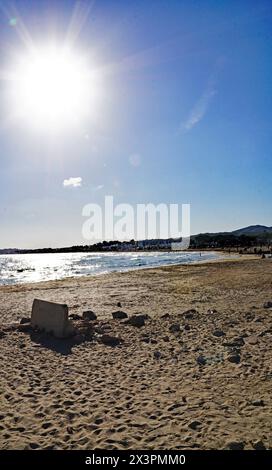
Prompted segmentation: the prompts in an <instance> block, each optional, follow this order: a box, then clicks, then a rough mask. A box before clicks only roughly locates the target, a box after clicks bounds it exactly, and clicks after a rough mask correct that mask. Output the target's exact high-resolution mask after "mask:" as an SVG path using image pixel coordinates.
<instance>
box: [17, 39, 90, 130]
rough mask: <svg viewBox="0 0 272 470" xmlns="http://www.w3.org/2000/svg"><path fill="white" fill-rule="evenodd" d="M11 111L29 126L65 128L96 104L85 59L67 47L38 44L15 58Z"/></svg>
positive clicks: (82, 117) (86, 113)
mask: <svg viewBox="0 0 272 470" xmlns="http://www.w3.org/2000/svg"><path fill="white" fill-rule="evenodd" d="M13 77H14V78H13V80H12V101H13V103H12V108H13V114H15V115H16V116H18V117H21V118H23V120H24V121H25V122H28V124H30V125H31V126H32V127H38V128H42V129H52V130H56V129H64V128H67V127H69V126H73V125H74V124H78V123H79V122H81V121H82V119H84V118H86V117H87V116H88V114H90V112H91V111H92V109H93V108H94V106H95V100H96V99H97V96H98V89H97V87H96V83H95V81H96V80H95V75H94V73H91V72H90V69H89V67H88V64H87V61H86V59H84V58H83V57H81V56H80V55H77V54H75V53H74V52H71V51H70V50H68V49H67V48H64V49H62V48H57V47H55V46H52V47H41V48H39V49H35V50H34V51H32V52H29V53H28V54H26V55H24V54H23V55H22V56H21V57H19V58H18V59H17V60H16V63H15V66H14V69H13Z"/></svg>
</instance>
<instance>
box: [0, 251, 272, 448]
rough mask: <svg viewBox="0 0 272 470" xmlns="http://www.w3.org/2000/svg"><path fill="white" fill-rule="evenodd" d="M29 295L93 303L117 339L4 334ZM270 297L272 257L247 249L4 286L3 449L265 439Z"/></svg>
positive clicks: (269, 443) (25, 310) (271, 367)
mask: <svg viewBox="0 0 272 470" xmlns="http://www.w3.org/2000/svg"><path fill="white" fill-rule="evenodd" d="M35 297H36V298H41V299H44V300H51V301H56V302H62V303H67V304H68V306H69V309H70V313H77V314H82V312H83V311H84V310H89V309H90V310H93V311H94V312H95V313H96V314H97V316H98V322H96V323H97V325H98V326H99V328H102V329H103V328H104V329H105V331H107V332H109V333H110V334H112V335H115V336H118V337H120V338H121V339H122V342H121V344H120V345H119V346H117V347H110V346H106V345H105V344H101V343H99V342H97V341H87V342H83V343H81V344H79V345H73V346H71V345H70V344H68V343H67V342H65V341H63V340H58V341H53V342H52V343H49V342H44V341H39V340H33V338H32V337H31V336H30V335H29V334H26V333H23V332H19V331H17V330H15V331H9V332H5V327H6V325H7V324H9V323H11V322H14V321H18V320H20V318H22V317H25V316H29V315H30V312H31V305H32V302H33V299H34V298H35ZM268 301H272V261H271V260H269V259H265V260H261V259H256V258H253V257H252V258H251V257H244V258H242V259H241V258H239V259H236V260H228V261H216V262H210V263H201V264H195V265H187V266H185V265H184V266H171V267H161V268H156V269H145V270H139V271H131V272H126V273H116V274H109V275H103V276H96V277H88V278H76V279H67V280H63V281H50V282H43V283H37V284H25V285H21V286H10V287H1V288H0V305H1V313H0V332H1V329H2V331H4V334H3V335H0V336H2V337H0V349H1V351H0V367H1V369H0V370H1V376H0V388H1V407H0V448H1V449H94V448H96V449H227V448H230V449H235V448H237V449H239V448H245V449H253V448H272V397H271V387H272V353H271V349H272V346H271V345H272V342H271V341H272V309H271V308H264V303H265V302H268ZM118 302H121V304H122V307H121V308H119V307H118V306H117V303H118ZM116 310H123V311H125V312H127V314H128V315H129V316H131V315H132V314H137V313H145V314H148V315H149V317H150V318H149V319H148V320H146V322H145V325H144V326H142V327H139V328H137V327H134V326H130V325H127V324H125V323H124V322H123V321H119V320H113V319H112V315H111V314H112V312H113V311H116ZM188 310H190V311H189V312H188ZM185 312H187V313H185Z"/></svg>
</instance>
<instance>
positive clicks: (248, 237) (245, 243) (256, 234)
mask: <svg viewBox="0 0 272 470" xmlns="http://www.w3.org/2000/svg"><path fill="white" fill-rule="evenodd" d="M173 241H180V240H177V239H175V240H174V239H172V238H168V239H166V240H162V239H155V240H139V241H135V240H131V241H130V242H120V241H118V240H115V241H103V242H99V243H96V244H94V245H85V246H83V245H76V246H69V247H63V248H40V249H35V250H29V249H27V250H21V249H18V248H14V249H13V248H8V249H2V250H1V249H0V254H11V253H77V252H80V253H81V252H94V251H131V250H132V251H133V250H135V249H136V250H137V249H139V250H151V249H152V250H160V249H169V246H171V242H173ZM256 246H259V247H260V246H261V247H262V246H267V247H269V246H272V227H267V226H266V225H249V226H248V227H244V228H239V229H237V230H233V231H232V232H216V233H199V234H198V235H192V236H191V237H190V248H193V249H201V248H208V249H209V248H231V247H236V248H237V247H244V248H247V247H256Z"/></svg>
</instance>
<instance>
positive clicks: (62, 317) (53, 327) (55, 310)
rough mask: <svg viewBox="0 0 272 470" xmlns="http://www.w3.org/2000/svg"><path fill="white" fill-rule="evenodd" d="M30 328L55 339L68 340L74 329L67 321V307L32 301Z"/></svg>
mask: <svg viewBox="0 0 272 470" xmlns="http://www.w3.org/2000/svg"><path fill="white" fill-rule="evenodd" d="M31 326H32V327H33V328H38V329H39V330H42V331H45V332H47V333H52V334H53V335H54V336H56V338H68V337H69V336H71V335H72V334H73V333H74V328H73V325H72V324H71V322H70V321H69V320H68V306H67V305H66V304H57V303H54V302H47V301H46V300H40V299H34V301H33V305H32V314H31Z"/></svg>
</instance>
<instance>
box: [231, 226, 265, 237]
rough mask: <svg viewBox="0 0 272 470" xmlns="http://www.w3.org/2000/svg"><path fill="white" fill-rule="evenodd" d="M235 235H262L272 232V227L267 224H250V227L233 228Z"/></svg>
mask: <svg viewBox="0 0 272 470" xmlns="http://www.w3.org/2000/svg"><path fill="white" fill-rule="evenodd" d="M231 233H233V234H234V235H238V236H239V235H249V236H250V235H253V236H260V235H264V234H268V233H269V234H272V227H267V226H266V225H249V226H248V227H244V228H239V229H238V230H233V232H231Z"/></svg>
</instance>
